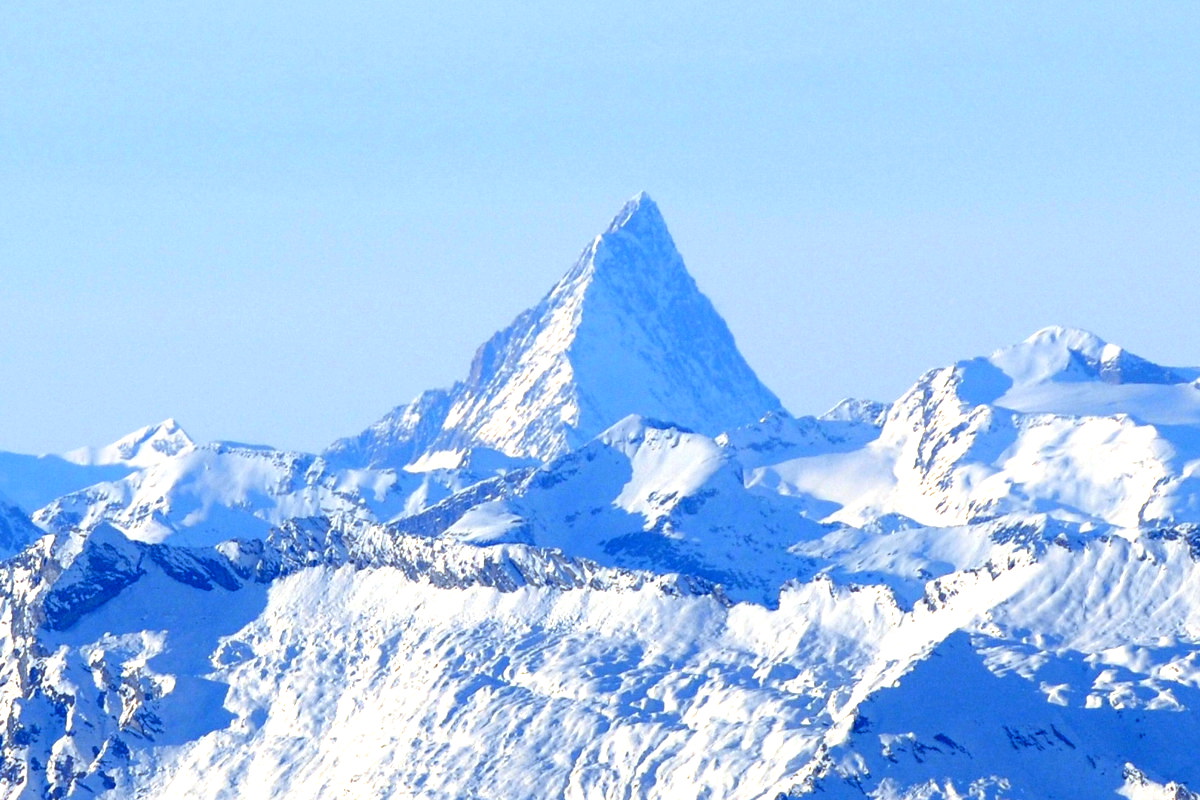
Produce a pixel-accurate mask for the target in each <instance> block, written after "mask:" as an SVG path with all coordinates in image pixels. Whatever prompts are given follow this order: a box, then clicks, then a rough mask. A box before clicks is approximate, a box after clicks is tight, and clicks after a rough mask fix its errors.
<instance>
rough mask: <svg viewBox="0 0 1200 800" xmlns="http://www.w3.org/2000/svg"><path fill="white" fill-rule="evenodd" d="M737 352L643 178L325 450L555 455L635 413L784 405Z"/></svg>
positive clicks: (691, 419) (706, 414) (385, 456)
mask: <svg viewBox="0 0 1200 800" xmlns="http://www.w3.org/2000/svg"><path fill="white" fill-rule="evenodd" d="M781 408H782V407H781V405H780V403H779V400H778V398H776V397H775V395H774V394H772V393H771V391H770V390H768V389H767V388H766V387H765V386H763V384H762V383H761V382H760V381H759V380H758V378H757V377H756V376H755V374H754V372H753V370H751V369H750V367H749V365H748V364H747V363H746V362H745V360H744V359H743V358H742V356H741V354H740V353H739V352H738V350H737V345H736V344H735V343H734V339H733V336H732V334H730V332H729V329H728V327H727V326H726V325H725V322H724V320H722V319H721V317H720V315H719V314H717V312H716V310H715V309H714V308H713V306H712V303H710V302H709V300H708V298H706V297H705V296H704V295H703V294H702V293H701V292H700V290H699V289H698V288H697V286H696V283H695V281H694V280H693V279H692V277H691V275H689V274H688V271H687V268H686V267H685V266H684V263H683V258H682V257H681V256H680V255H679V251H678V250H676V248H675V243H674V241H673V240H672V238H671V234H670V232H669V231H668V230H667V226H666V223H665V222H664V220H663V217H662V214H661V213H660V212H659V210H658V206H657V205H656V204H655V203H654V201H653V200H651V199H650V197H649V195H647V194H645V193H644V192H643V193H641V194H639V195H637V196H636V197H634V198H633V199H632V200H630V201H629V202H628V203H626V204H625V206H624V207H623V208H622V209H621V211H620V212H619V213H618V214H617V215H616V217H614V218H613V220H612V222H611V224H610V225H609V226H608V227H607V229H606V230H605V231H604V233H602V234H600V235H599V236H597V237H596V238H595V239H593V240H592V242H591V243H590V244H589V245H588V246H587V247H586V248H585V249H584V251H583V253H582V254H581V255H580V257H579V259H578V260H577V261H576V262H575V265H574V266H573V267H572V268H571V269H570V270H569V271H568V272H567V274H566V275H565V276H564V277H563V278H562V279H561V280H560V281H559V282H558V283H557V284H555V286H554V287H553V288H552V289H551V290H550V292H549V293H548V294H547V295H546V296H545V297H544V298H543V299H542V301H541V302H540V303H538V304H537V305H536V306H534V307H533V308H531V309H529V310H527V311H525V312H524V313H522V314H521V315H519V316H518V317H517V319H516V320H515V321H514V322H513V323H512V325H510V326H509V327H507V328H505V329H504V330H502V331H500V332H499V333H497V334H495V335H494V336H493V337H492V338H491V339H489V340H488V341H487V342H486V343H484V345H483V346H482V347H480V348H479V350H478V351H477V352H476V354H475V358H474V360H473V362H472V364H471V369H470V372H469V373H468V376H467V379H466V380H465V381H463V382H461V383H458V384H455V386H453V387H451V388H450V389H448V390H434V391H431V392H426V393H424V394H422V395H421V396H420V397H418V398H417V399H416V400H414V401H413V402H412V403H411V404H409V405H408V406H403V407H399V408H397V409H395V410H393V411H392V412H391V413H390V414H388V415H387V416H386V417H384V418H383V419H381V420H380V421H379V422H378V423H376V424H375V425H373V426H372V427H371V428H368V429H367V430H366V431H364V432H363V433H361V434H360V435H358V436H356V437H352V438H349V439H343V440H340V441H338V442H336V443H335V444H334V445H333V446H332V447H330V449H329V450H328V451H327V453H326V455H327V456H329V457H330V458H334V459H337V460H339V461H342V462H344V463H353V464H361V465H373V466H381V465H388V466H396V467H399V466H406V465H414V464H415V465H417V466H419V467H421V468H432V467H439V466H447V467H457V466H461V465H462V463H463V460H464V459H465V458H467V457H468V454H469V453H471V452H473V451H478V450H483V449H490V450H495V451H499V452H500V453H503V454H504V455H506V456H509V457H513V458H531V459H536V460H547V459H550V458H553V457H555V456H557V455H559V454H561V453H563V452H565V451H567V450H570V449H572V448H573V447H576V446H578V445H579V444H581V443H583V442H585V441H587V440H589V439H591V438H592V437H594V436H596V435H598V434H599V433H600V432H602V431H604V430H605V429H606V428H608V427H609V426H611V425H612V424H613V423H615V422H617V421H618V420H620V419H622V418H624V417H626V416H628V415H629V414H641V415H644V416H649V417H654V418H658V419H664V420H670V421H671V422H674V423H676V424H678V425H681V426H684V427H687V428H692V429H695V430H698V431H701V432H706V433H712V434H715V433H719V432H721V431H723V430H726V429H728V428H731V427H735V426H737V425H741V424H744V423H747V422H751V421H754V420H756V419H758V418H759V417H761V416H762V415H764V414H766V413H768V412H771V411H778V410H781Z"/></svg>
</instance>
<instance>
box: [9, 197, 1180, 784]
mask: <svg viewBox="0 0 1200 800" xmlns="http://www.w3.org/2000/svg"><path fill="white" fill-rule="evenodd" d="M1198 472H1200V369H1196V368H1190V367H1175V366H1163V365H1158V364H1155V363H1153V362H1151V361H1148V360H1146V359H1144V358H1142V357H1140V356H1137V355H1134V354H1132V353H1130V352H1128V351H1126V350H1124V349H1123V348H1121V347H1120V346H1118V345H1115V344H1112V343H1108V342H1105V341H1103V340H1102V339H1100V338H1099V337H1097V336H1095V335H1093V334H1091V333H1088V332H1085V331H1082V330H1077V329H1070V328H1062V327H1048V328H1045V329H1042V330H1040V331H1037V332H1035V333H1034V334H1033V335H1031V336H1030V337H1029V338H1028V339H1026V340H1025V341H1023V342H1020V343H1018V344H1015V345H1012V346H1009V347H1004V348H1002V349H999V350H997V351H996V352H994V353H992V354H990V355H987V356H980V357H974V358H966V359H964V360H962V361H959V362H957V363H955V364H952V365H949V366H945V367H942V368H938V369H933V370H930V371H928V372H927V373H925V374H924V375H922V376H919V377H918V378H917V380H916V381H915V383H914V384H913V385H912V387H911V388H910V389H909V390H907V391H906V392H904V393H903V394H902V395H901V396H900V397H898V398H896V399H895V400H894V401H893V402H890V403H885V402H877V401H872V400H864V399H853V398H850V399H847V400H844V401H842V402H841V403H839V404H837V405H836V406H835V407H834V408H832V409H830V410H829V411H828V412H826V413H825V414H822V415H821V416H817V417H813V416H801V417H797V416H793V415H791V414H790V413H788V411H787V410H785V409H784V408H783V406H782V404H781V403H780V401H779V399H778V398H777V397H776V396H775V395H774V394H773V393H772V392H771V391H770V390H769V389H768V388H766V387H765V386H764V385H763V384H762V383H761V381H759V379H758V378H757V377H756V376H755V374H754V372H753V370H752V369H751V368H750V366H749V365H748V364H747V363H746V361H745V360H744V359H743V357H742V356H741V354H740V353H739V351H738V349H737V346H736V343H735V341H734V338H733V336H732V334H731V333H730V331H729V329H728V327H727V326H726V325H725V323H724V321H723V320H722V319H721V317H720V316H719V314H718V313H717V312H716V310H715V309H714V307H713V305H712V303H711V302H710V301H709V300H708V299H707V298H706V297H705V296H704V295H703V294H702V293H701V292H700V290H699V288H698V287H697V285H696V283H695V281H694V280H693V279H692V277H691V276H690V275H689V274H688V272H687V269H686V267H685V265H684V262H683V259H682V257H681V256H680V254H679V252H678V250H677V249H676V246H675V244H674V242H673V240H672V238H671V235H670V233H669V232H668V230H667V227H666V224H665V222H664V220H663V217H662V215H661V213H660V211H659V209H658V207H657V206H656V205H655V203H654V202H653V201H652V200H651V199H650V198H649V197H648V196H646V195H645V194H641V195H638V196H637V197H635V198H633V199H632V200H631V201H629V202H628V203H627V204H626V205H625V206H624V207H623V208H622V209H621V211H620V212H619V213H618V214H617V215H616V217H615V218H614V219H613V221H612V222H611V224H610V225H609V226H608V227H607V228H606V229H605V230H604V231H603V232H602V233H601V234H600V235H598V236H597V237H596V238H595V239H593V240H592V241H591V242H590V243H589V244H588V245H587V246H586V247H585V249H584V250H583V253H582V254H581V255H580V257H579V259H578V260H577V261H576V262H575V264H574V266H572V267H571V269H570V270H568V271H567V273H566V274H565V276H564V277H563V278H562V279H561V280H560V281H559V282H558V283H556V284H555V285H554V286H553V287H552V288H551V289H550V291H549V292H548V293H547V294H546V295H545V297H543V298H542V299H541V301H539V302H538V303H537V304H536V305H535V306H533V307H532V308H530V309H529V310H527V311H525V312H523V313H521V314H520V315H518V316H517V318H516V319H515V320H514V321H513V323H512V324H511V325H510V326H509V327H507V328H505V329H504V330H502V331H500V332H498V333H497V334H495V335H494V336H493V337H492V338H491V339H489V340H488V341H487V342H486V343H484V344H483V345H482V346H481V347H480V348H479V350H478V351H477V353H476V354H475V357H474V359H473V360H472V362H471V364H470V367H469V369H468V370H467V373H466V377H465V378H464V379H463V380H461V381H459V382H457V383H455V384H454V385H453V386H451V387H449V388H445V389H435V390H431V391H427V392H424V393H422V394H421V395H420V396H418V397H417V398H416V399H414V400H413V401H412V402H410V403H408V404H406V405H401V406H398V407H396V408H394V409H393V410H392V411H390V412H388V413H386V414H385V415H384V416H383V417H382V418H381V419H380V420H379V421H378V422H376V423H374V424H372V425H370V426H368V427H367V428H366V429H365V430H363V431H362V432H361V433H358V434H355V435H351V436H347V437H345V438H342V439H339V440H338V441H336V442H334V443H332V444H331V445H330V446H329V447H328V448H327V449H326V450H324V451H323V452H322V453H319V454H317V453H296V452H283V451H278V450H274V449H272V448H268V447H261V446H252V445H244V444H236V443H226V442H212V443H197V442H195V441H193V440H192V439H191V438H190V437H189V436H188V435H187V434H186V433H185V432H184V430H183V429H182V428H181V427H180V426H179V424H178V423H176V422H175V421H174V420H167V421H165V422H163V423H160V424H158V425H151V426H149V427H147V428H144V429H142V430H139V431H136V432H134V433H132V434H130V435H129V436H127V437H125V438H123V439H121V440H119V441H118V442H115V443H113V444H112V445H109V446H106V447H99V448H82V449H79V450H75V451H72V452H70V453H65V454H62V455H45V456H31V455H23V454H15V453H0V493H2V494H0V554H3V555H4V556H6V559H5V561H4V562H3V565H2V566H0V580H2V581H3V589H0V651H2V653H0V656H2V660H0V709H3V711H4V720H5V722H4V726H3V728H2V729H0V797H12V798H42V797H53V798H80V797H92V796H96V795H99V796H103V797H114V798H116V797H135V796H136V797H146V798H151V797H154V798H158V797H161V798H168V797H170V798H174V797H198V798H227V797H228V798H232V797H263V798H267V797H278V798H283V797H287V798H296V797H301V798H307V797H312V798H333V797H396V798H447V799H449V798H456V799H459V798H496V799H497V800H500V799H503V800H517V799H519V798H560V797H561V798H573V799H575V800H582V799H583V798H617V797H619V798H668V797H670V798H675V797H698V798H699V797H704V798H768V800H779V798H784V799H785V800H787V799H790V798H799V797H807V796H813V797H826V796H828V797H832V798H860V797H871V798H879V799H880V800H884V799H887V798H905V799H906V800H918V799H921V800H925V799H927V798H947V800H949V798H966V797H970V798H1101V797H1126V798H1138V799H1140V800H1154V799H1157V798H1176V799H1177V798H1189V797H1200V794H1196V792H1197V791H1200V768H1198V767H1197V766H1196V762H1195V759H1194V758H1193V757H1192V756H1191V754H1190V752H1189V750H1190V748H1189V747H1188V745H1189V744H1190V741H1191V738H1192V736H1193V734H1196V733H1200V717H1198V716H1197V710H1198V709H1200V654H1198V644H1197V643H1198V642H1200V573H1198V571H1197V559H1198V557H1200V483H1198V480H1200V479H1198V477H1197V473H1198Z"/></svg>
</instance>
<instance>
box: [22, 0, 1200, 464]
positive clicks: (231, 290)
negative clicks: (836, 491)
mask: <svg viewBox="0 0 1200 800" xmlns="http://www.w3.org/2000/svg"><path fill="white" fill-rule="evenodd" d="M1197 53H1200V6H1196V5H1195V4H1192V3H1146V4H1138V5H1136V6H1133V5H1128V6H1126V5H1122V4H1109V3H1099V4H1081V3H1053V2H1052V3H1040V4H1005V5H1003V6H1001V5H999V4H997V5H995V6H993V5H991V4H952V3H925V4H919V5H917V6H912V5H909V6H904V7H901V6H899V5H885V4H866V3H832V2H828V3H827V2H815V3H794V2H793V3H774V2H768V3H759V4H751V5H741V6H737V7H734V6H719V5H717V4H684V3H659V4H646V3H626V2H617V3H608V4H578V3H544V2H533V3H522V4H494V5H488V4H466V3H455V2H449V3H447V2H442V3H425V2H416V3H405V4H391V3H382V2H355V1H354V0H350V2H346V3H340V4H337V5H336V7H334V6H333V5H330V4H317V3H311V2H306V1H304V0H302V1H301V2H298V3H293V4H288V5H279V4H266V3H261V2H257V0H241V2H237V3H233V2H223V1H219V2H212V3H203V4H199V3H167V4H163V3H149V2H139V1H137V0H134V1H133V2H128V3H121V4H99V3H85V2H55V3H39V4H35V3H29V2H25V1H24V0H18V1H17V2H15V3H9V4H5V5H4V7H3V8H0V189H2V190H3V191H0V270H2V273H0V274H2V275H3V281H4V284H3V286H4V289H3V292H0V329H2V330H3V343H2V345H0V365H2V366H0V377H2V378H3V381H4V387H5V388H4V391H3V393H0V421H2V423H3V425H2V427H0V449H3V450H14V451H20V452H36V453H41V452H61V451H64V450H67V449H71V448H74V447H78V446H81V445H85V444H103V443H106V442H109V441H112V440H114V439H116V438H118V437H119V436H121V435H123V434H125V433H128V432H129V431H131V430H133V429H135V428H138V427H140V426H143V425H146V424H150V423H153V422H157V421H158V420H160V419H163V418H166V417H175V418H176V419H178V420H179V422H180V423H181V424H182V425H183V426H184V427H185V428H186V429H187V430H188V431H189V432H190V433H191V434H192V435H193V436H194V437H195V438H197V439H199V440H210V439H230V440H238V441H252V442H264V443H269V444H272V445H275V446H278V447H286V448H294V449H303V450H309V451H314V450H320V449H321V448H323V447H324V446H325V445H327V444H328V443H329V442H331V441H332V440H334V439H335V438H337V437H339V436H344V435H348V434H352V433H354V432H356V431H358V430H361V429H362V428H364V427H365V426H367V425H368V424H370V423H371V422H373V421H374V420H375V419H377V418H378V417H380V416H381V415H382V414H384V413H385V412H386V411H387V410H389V409H390V408H391V407H393V406H395V405H397V404H401V403H404V402H407V401H408V400H409V399H411V398H412V397H413V396H415V395H416V394H417V393H418V392H419V391H421V390H423V389H426V388H430V387H435V386H445V385H448V384H450V383H451V382H453V381H454V380H456V379H458V378H461V377H462V376H464V375H465V374H466V371H467V367H468V364H469V361H470V358H471V355H472V353H473V352H474V349H475V347H476V346H477V345H478V344H480V343H481V342H483V341H484V340H485V339H486V338H487V337H488V336H489V335H490V334H491V333H492V332H494V331H495V330H497V329H499V328H501V327H503V326H505V325H507V324H508V323H509V322H510V321H511V320H512V319H513V317H515V316H516V315H517V314H518V313H519V312H520V311H521V310H523V309H524V308H526V307H528V306H530V305H533V304H534V303H536V302H537V300H538V299H539V298H540V297H541V296H542V295H543V294H544V293H545V292H546V291H547V290H548V289H549V288H550V286H551V285H552V284H553V283H554V281H555V280H557V279H558V278H559V277H560V276H561V275H562V274H563V273H565V272H566V270H567V269H568V268H569V267H570V266H571V264H572V263H573V262H574V260H575V258H576V256H577V255H578V253H579V252H580V250H581V249H582V248H583V247H584V246H585V245H586V244H587V243H588V241H590V239H591V238H592V237H593V236H594V235H595V234H597V233H599V232H600V231H601V230H603V228H604V227H605V226H606V225H607V223H608V221H609V219H610V218H611V217H612V215H613V214H614V213H616V212H617V210H618V209H619V208H620V207H621V205H622V204H623V203H624V201H625V200H626V199H628V198H629V197H631V196H632V195H634V194H636V193H637V192H638V191H641V190H645V191H647V192H648V193H649V194H650V195H651V196H652V197H653V198H654V199H655V201H656V202H657V203H658V205H659V207H660V208H661V209H662V212H663V214H664V216H665V218H666V220H667V223H668V225H669V226H670V229H671V232H672V234H673V235H674V238H675V240H676V243H677V245H678V246H679V249H680V251H681V252H682V253H683V256H684V259H685V261H686V263H687V265H688V268H689V269H690V271H691V272H692V274H693V275H694V276H695V277H696V280H697V282H698V283H699V285H700V287H701V289H702V290H703V291H704V292H705V293H706V294H707V295H708V296H709V297H710V298H711V299H712V300H713V302H714V304H715V305H716V307H717V309H718V310H719V311H720V312H721V313H722V315H723V316H724V317H725V318H726V321H727V322H728V323H729V326H730V328H731V329H732V331H733V333H734V335H735V336H736V338H737V341H738V344H739V346H740V348H741V349H742V351H743V353H744V354H745V355H746V357H747V360H748V361H749V362H750V364H751V366H753V367H754V369H755V370H756V371H757V372H758V374H759V376H760V377H761V378H762V380H763V381H764V382H765V383H766V384H767V385H768V386H769V387H770V388H772V389H773V390H774V391H775V392H776V393H777V394H778V395H779V396H780V398H781V399H782V400H783V402H784V404H785V405H786V406H787V407H788V408H789V409H790V410H791V411H792V412H793V413H797V414H805V413H820V412H821V411H823V410H825V409H826V408H828V407H829V406H831V405H832V404H833V403H835V402H836V401H837V400H838V399H840V398H842V397H845V396H858V397H868V398H873V399H877V400H885V401H886V400H892V399H894V398H895V396H897V395H898V394H899V393H900V392H902V391H903V390H904V389H905V388H907V386H909V385H910V384H911V383H912V382H913V381H914V380H916V378H917V377H918V376H919V375H920V374H921V373H922V372H923V371H924V370H926V369H928V368H931V367H935V366H939V365H943V364H947V363H951V362H953V361H955V360H958V359H961V358H968V357H972V356H975V355H982V354H986V353H989V352H991V351H992V350H994V349H996V348H998V347H1001V346H1004V345H1006V344H1010V343H1012V342H1015V341H1019V340H1021V339H1023V338H1025V337H1026V336H1027V335H1029V334H1030V333H1032V332H1033V331H1034V330H1036V329H1038V328H1040V327H1043V326H1045V325H1050V324H1064V325H1071V326H1078V327H1083V328H1087V329H1089V330H1091V331H1093V332H1095V333H1096V334H1098V335H1100V336H1101V337H1103V338H1105V339H1107V340H1109V341H1114V342H1117V343H1119V344H1121V345H1123V346H1125V347H1127V348H1129V349H1130V350H1132V351H1133V352H1135V353H1138V354H1139V355H1142V356H1144V357H1146V358H1149V359H1151V360H1153V361H1156V362H1159V363H1164V364H1174V365H1196V364H1200V341H1197V337H1196V336H1195V331H1196V328H1197V325H1196V322H1195V315H1196V311H1195V309H1196V308H1198V307H1200V286H1198V282H1197V280H1196V277H1195V275H1196V265H1197V263H1198V256H1200V231H1198V227H1200V226H1197V224H1196V221H1197V212H1198V211H1200V189H1198V187H1200V182H1198V178H1200V59H1197V57H1196V54H1197Z"/></svg>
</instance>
